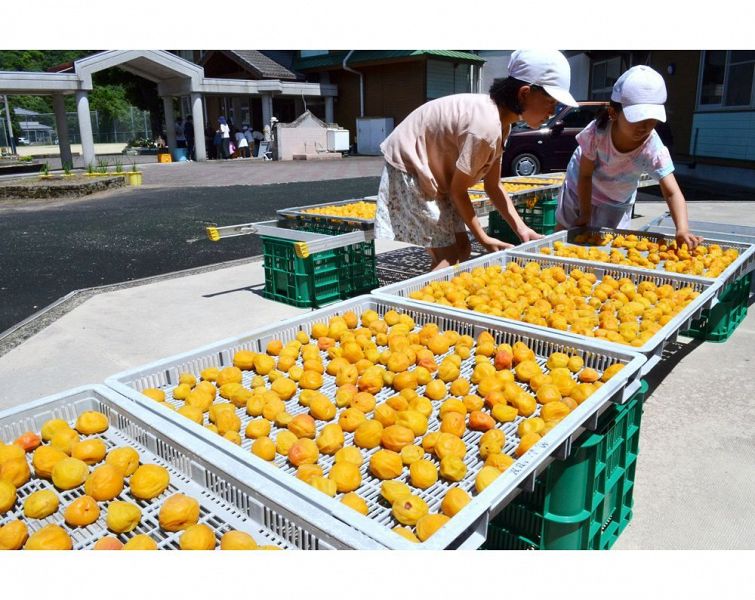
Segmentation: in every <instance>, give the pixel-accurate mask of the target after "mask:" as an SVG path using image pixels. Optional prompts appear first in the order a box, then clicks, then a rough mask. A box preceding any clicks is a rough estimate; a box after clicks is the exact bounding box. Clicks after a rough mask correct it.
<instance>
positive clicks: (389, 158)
mask: <svg viewBox="0 0 755 600" xmlns="http://www.w3.org/2000/svg"><path fill="white" fill-rule="evenodd" d="M570 77H571V75H570V69H569V63H568V62H567V61H566V58H564V56H563V55H562V54H561V53H560V52H558V51H555V50H552V51H543V50H523V51H516V52H514V53H513V54H512V56H511V62H510V63H509V76H508V77H507V78H506V79H501V80H496V81H495V82H494V83H493V85H492V86H491V88H490V93H489V95H484V94H454V95H451V96H445V97H443V98H438V99H437V100H432V101H430V102H427V103H426V104H423V105H422V106H420V107H419V108H417V109H416V110H414V111H413V112H412V113H411V114H409V116H407V117H406V119H404V120H403V121H402V122H401V123H400V124H399V125H398V126H397V127H396V128H395V129H394V130H393V132H392V133H391V135H389V136H388V138H387V139H386V140H385V141H384V142H383V144H382V145H381V147H380V148H381V150H382V151H383V155H384V157H385V161H386V165H385V168H384V169H383V175H382V177H381V180H380V189H379V192H378V202H377V216H376V222H375V233H376V236H377V237H379V238H385V239H394V240H399V241H404V242H408V243H411V244H415V245H417V246H422V247H424V248H426V249H427V250H428V252H429V253H430V256H431V257H432V262H433V268H434V269H437V268H442V267H445V266H448V265H452V264H455V263H457V262H460V261H464V260H466V259H467V258H469V254H470V252H471V246H470V243H469V238H468V237H467V233H466V227H469V229H470V231H471V232H472V234H473V235H474V236H475V238H477V240H478V241H479V242H480V243H481V244H482V245H483V246H484V247H485V248H486V249H487V250H488V251H491V252H495V251H496V250H502V249H505V248H510V247H511V245H510V244H506V243H504V242H502V241H500V240H497V239H495V238H492V237H490V236H489V235H487V234H486V233H485V231H484V230H483V229H482V227H481V226H480V222H479V220H478V219H477V217H476V216H475V214H474V209H473V207H472V203H471V201H470V199H469V194H468V193H467V190H468V189H469V188H470V187H472V185H474V184H475V183H477V182H478V181H479V180H480V179H482V180H483V181H484V185H485V191H486V193H487V194H488V196H489V198H490V200H491V201H492V202H493V204H494V206H495V207H496V208H497V209H498V210H499V211H500V213H501V215H502V216H503V217H504V218H505V219H506V221H507V222H508V223H509V225H511V227H512V229H513V230H514V231H516V232H517V235H518V236H519V237H520V239H521V240H522V241H523V242H526V241H529V240H532V239H537V238H538V237H540V236H539V235H538V234H537V233H535V232H534V231H532V229H530V228H529V227H527V226H526V225H525V224H524V222H523V221H522V219H521V217H519V215H518V214H517V212H516V210H515V209H514V205H513V204H512V202H511V199H510V198H509V197H508V195H507V194H506V193H505V192H504V190H503V187H502V186H501V184H500V179H501V154H502V151H503V143H504V141H505V139H506V137H508V134H509V132H510V130H511V125H512V124H513V123H515V122H516V121H519V120H524V121H525V122H526V123H527V124H528V125H530V126H531V127H535V128H536V127H539V126H540V125H541V124H542V123H544V122H545V121H546V120H547V119H548V118H549V117H550V116H551V114H552V113H553V112H554V109H555V105H556V102H561V103H562V104H567V105H570V106H576V104H577V103H576V101H575V100H574V98H573V97H572V96H571V94H570V93H569V91H568V90H569V81H570Z"/></svg>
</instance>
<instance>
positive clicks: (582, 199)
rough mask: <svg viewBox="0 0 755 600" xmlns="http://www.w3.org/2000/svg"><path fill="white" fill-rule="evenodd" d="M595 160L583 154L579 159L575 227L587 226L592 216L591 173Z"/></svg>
mask: <svg viewBox="0 0 755 600" xmlns="http://www.w3.org/2000/svg"><path fill="white" fill-rule="evenodd" d="M594 170H595V161H594V160H590V159H589V158H587V157H585V156H584V155H583V156H582V158H580V160H579V179H578V180H577V197H578V198H579V217H577V220H576V221H575V222H574V226H575V227H587V226H588V225H590V217H591V216H592V173H593V171H594Z"/></svg>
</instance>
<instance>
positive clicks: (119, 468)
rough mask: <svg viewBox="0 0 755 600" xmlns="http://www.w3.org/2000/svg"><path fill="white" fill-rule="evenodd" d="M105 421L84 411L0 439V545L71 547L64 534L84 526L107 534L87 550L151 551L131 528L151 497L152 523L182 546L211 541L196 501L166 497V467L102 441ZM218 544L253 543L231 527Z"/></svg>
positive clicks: (201, 546)
mask: <svg viewBox="0 0 755 600" xmlns="http://www.w3.org/2000/svg"><path fill="white" fill-rule="evenodd" d="M109 426H110V423H109V420H108V418H107V416H106V415H105V414H104V413H101V412H99V411H86V412H83V413H81V414H79V416H78V418H77V419H76V422H75V424H74V425H73V426H71V425H69V423H68V422H67V421H65V420H63V419H49V420H48V421H46V422H45V423H44V424H43V425H42V428H41V430H40V432H39V434H37V433H36V432H32V431H27V432H26V433H24V434H23V435H21V436H20V437H19V438H18V439H16V440H15V441H14V442H12V443H8V444H5V443H0V550H20V549H22V548H23V549H24V550H72V549H73V547H74V541H73V537H72V534H73V535H74V537H76V534H75V533H74V532H75V531H77V530H78V529H82V530H83V529H85V528H88V527H92V526H99V528H100V529H103V530H104V529H107V530H108V532H109V534H108V535H105V536H103V537H101V538H100V539H98V540H97V541H95V542H92V543H91V544H90V545H89V546H88V547H90V548H91V549H93V550H157V542H156V541H155V540H154V539H153V538H152V537H151V536H150V535H148V534H145V533H134V531H135V530H136V529H137V527H139V526H140V525H141V524H142V512H143V510H149V506H150V504H152V503H156V504H159V505H160V509H159V515H158V517H159V526H160V529H162V530H163V531H165V532H181V533H180V536H178V544H179V547H180V548H181V549H182V550H212V549H214V548H215V547H216V546H217V541H216V533H215V530H214V529H212V528H210V527H209V526H208V525H206V524H204V523H200V522H199V520H200V519H199V515H200V506H199V502H197V500H196V499H194V498H191V497H189V496H186V495H184V494H180V493H175V494H172V495H169V493H168V492H169V490H168V488H169V486H170V472H169V471H168V470H167V469H166V468H165V467H163V466H161V465H157V464H141V459H140V456H139V452H138V451H137V450H136V449H134V448H133V447H131V446H122V447H112V444H106V443H105V440H104V439H103V438H102V436H101V435H100V434H102V433H104V432H105V431H107V429H108V428H109ZM84 535H86V534H84ZM220 547H221V548H222V549H234V550H241V549H255V548H257V544H256V542H255V541H254V538H252V537H251V536H250V535H249V534H247V533H244V532H241V531H235V530H233V531H227V532H226V533H225V534H223V536H222V537H221V539H220Z"/></svg>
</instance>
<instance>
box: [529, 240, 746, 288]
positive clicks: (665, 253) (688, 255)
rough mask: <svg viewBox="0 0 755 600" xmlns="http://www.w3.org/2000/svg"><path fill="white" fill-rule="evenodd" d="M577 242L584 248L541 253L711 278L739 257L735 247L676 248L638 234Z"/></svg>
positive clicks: (559, 248) (556, 248) (569, 246)
mask: <svg viewBox="0 0 755 600" xmlns="http://www.w3.org/2000/svg"><path fill="white" fill-rule="evenodd" d="M574 242H575V244H581V245H573V244H566V243H564V242H561V241H558V242H554V243H553V248H549V247H546V248H541V249H540V252H541V253H542V254H547V255H552V256H559V257H562V258H580V259H583V260H592V261H597V262H605V263H611V264H614V265H628V266H632V267H642V268H644V269H653V270H655V269H663V270H665V271H668V272H669V273H682V274H685V275H699V276H703V277H711V278H713V277H718V276H719V275H720V274H721V273H723V272H724V271H725V270H726V268H727V267H728V266H729V265H730V264H731V263H732V262H734V261H735V260H736V259H737V257H738V256H739V251H738V250H737V249H736V248H729V249H727V250H724V249H723V248H721V246H719V245H718V244H710V245H704V244H700V245H699V246H697V247H696V248H695V249H694V250H690V249H689V248H688V247H687V244H682V245H681V246H677V244H676V240H669V241H668V243H666V244H661V243H658V242H653V241H652V240H649V239H647V238H641V237H638V236H637V235H635V234H628V235H626V236H625V235H614V234H612V233H599V232H596V233H584V234H579V235H577V236H576V237H575V238H574ZM596 246H603V247H608V250H607V251H606V250H601V249H600V248H597V247H596ZM622 249H623V250H625V252H622Z"/></svg>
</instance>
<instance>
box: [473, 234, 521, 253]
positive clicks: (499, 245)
mask: <svg viewBox="0 0 755 600" xmlns="http://www.w3.org/2000/svg"><path fill="white" fill-rule="evenodd" d="M480 243H481V244H482V245H483V246H484V247H485V250H487V251H488V252H498V251H499V250H507V249H508V248H513V247H514V245H513V244H507V243H506V242H502V241H501V240H498V239H496V238H494V237H490V236H489V235H486V236H485V237H484V238H481V239H480Z"/></svg>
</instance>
